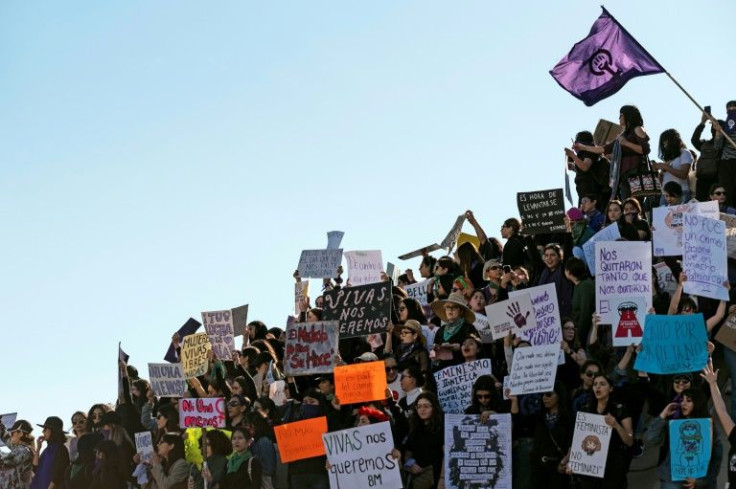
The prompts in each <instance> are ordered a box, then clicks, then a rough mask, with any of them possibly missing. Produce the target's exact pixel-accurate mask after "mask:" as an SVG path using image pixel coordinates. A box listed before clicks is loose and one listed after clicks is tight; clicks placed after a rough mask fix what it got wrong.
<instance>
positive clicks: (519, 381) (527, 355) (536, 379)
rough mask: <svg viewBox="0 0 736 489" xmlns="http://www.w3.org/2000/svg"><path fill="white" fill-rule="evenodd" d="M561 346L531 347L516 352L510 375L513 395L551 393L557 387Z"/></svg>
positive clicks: (518, 349)
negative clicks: (558, 359)
mask: <svg viewBox="0 0 736 489" xmlns="http://www.w3.org/2000/svg"><path fill="white" fill-rule="evenodd" d="M559 354H560V345H559V344H558V343H555V344H553V345H540V346H529V347H526V348H517V349H516V350H514V359H513V362H512V365H511V372H510V373H509V389H511V394H513V395H519V394H535V393H537V392H549V391H551V390H552V389H553V387H554V386H555V377H557V358H558V357H559Z"/></svg>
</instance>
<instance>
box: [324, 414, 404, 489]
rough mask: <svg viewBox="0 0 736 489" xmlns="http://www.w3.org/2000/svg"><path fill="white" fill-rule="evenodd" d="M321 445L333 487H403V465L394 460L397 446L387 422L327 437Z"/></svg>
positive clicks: (352, 488) (358, 488)
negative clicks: (401, 469)
mask: <svg viewBox="0 0 736 489" xmlns="http://www.w3.org/2000/svg"><path fill="white" fill-rule="evenodd" d="M322 442H323V443H324V447H325V454H326V455H327V461H328V462H329V463H330V465H331V467H330V469H329V470H328V474H329V476H330V487H349V488H350V489H372V488H375V487H395V488H397V489H398V488H400V487H403V484H402V482H401V474H400V473H399V464H400V463H401V462H400V460H396V459H394V458H393V457H392V456H391V450H393V448H394V442H393V436H392V435H391V424H390V423H389V422H388V421H386V422H383V423H376V424H370V425H366V426H358V427H355V428H348V429H346V430H341V431H334V432H331V433H325V434H324V435H322Z"/></svg>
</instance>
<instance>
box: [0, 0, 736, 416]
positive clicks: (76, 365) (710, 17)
mask: <svg viewBox="0 0 736 489" xmlns="http://www.w3.org/2000/svg"><path fill="white" fill-rule="evenodd" d="M606 6H607V8H608V9H609V10H610V11H611V13H612V14H613V15H614V16H616V17H617V18H618V19H619V21H621V22H622V23H623V24H624V25H625V26H626V27H627V28H628V29H629V31H630V32H631V33H632V34H634V36H636V37H637V38H638V40H639V41H640V42H641V43H642V44H643V45H644V46H645V47H646V48H647V49H648V50H649V51H650V52H651V53H652V54H653V55H654V56H655V57H656V58H657V59H658V61H659V62H660V63H661V64H663V65H664V66H665V67H666V68H667V69H668V70H669V71H670V72H671V73H672V74H673V75H674V76H675V77H676V78H678V79H679V80H680V82H681V83H682V84H683V85H685V86H686V87H688V88H689V90H691V92H692V94H693V95H694V96H695V97H696V98H697V99H698V100H700V101H701V102H702V103H703V104H710V105H712V106H713V111H714V114H715V115H717V116H720V117H723V113H724V111H725V102H726V101H727V100H729V99H732V98H736V91H729V88H728V87H732V86H733V79H734V69H733V62H732V61H731V56H730V52H731V51H730V50H729V49H728V47H727V45H728V42H729V39H730V35H731V33H732V31H733V25H732V19H733V18H734V7H733V3H732V2H728V1H725V0H724V1H713V2H689V1H688V2H685V1H675V2H672V1H668V2H659V1H658V2H629V1H613V2H609V3H608V4H606ZM599 14H600V9H599V7H598V4H596V3H594V2H589V1H564V2H553V3H550V2H542V1H533V2H488V1H467V2H453V3H448V2H431V1H430V2H428V1H406V2H394V1H371V2H349V4H346V3H345V2H325V1H311V2H243V1H221V2H214V3H213V2H200V1H196V2H195V1H181V0H177V1H163V0H162V1H156V2H150V1H125V2H123V1H106V2H99V1H73V0H70V1H65V2H59V1H48V0H46V1H42V0H38V1H32V2H31V1H27V0H7V1H4V2H2V3H1V4H0V168H1V173H0V175H1V177H0V216H1V218H2V226H3V239H2V243H1V244H0V257H2V258H0V275H1V276H2V278H3V280H2V282H0V306H2V311H3V314H4V323H5V326H4V327H3V353H2V355H1V356H0V369H1V371H2V372H3V382H2V386H3V395H2V396H0V413H3V412H9V411H19V412H20V416H21V417H25V418H28V419H30V420H31V421H32V422H34V423H36V422H42V421H43V419H44V418H45V417H46V416H48V415H59V416H62V417H63V418H64V421H65V423H66V425H67V426H68V424H69V417H70V415H71V413H72V412H73V411H74V410H76V409H83V410H85V411H86V410H87V409H88V408H89V406H90V405H91V404H93V403H95V402H99V401H113V400H114V396H115V391H116V381H115V372H116V353H117V351H116V349H117V343H118V341H122V343H123V347H124V348H125V349H126V350H127V352H128V353H129V354H130V355H131V363H133V364H135V365H137V366H138V367H139V369H140V371H141V373H142V374H143V375H144V376H145V375H146V374H147V368H146V363H147V362H149V361H154V362H156V361H161V359H162V357H163V354H164V352H165V351H166V348H167V345H168V340H169V338H170V336H171V333H172V332H173V331H174V330H176V329H177V328H178V327H179V326H180V325H181V324H183V323H184V322H185V321H186V319H187V318H189V317H190V316H192V317H195V318H199V314H200V312H201V311H203V310H219V309H225V308H230V307H234V306H238V305H241V304H244V303H249V304H250V305H251V310H250V311H251V313H250V316H249V317H250V318H251V319H261V320H263V321H265V322H266V323H267V324H268V325H269V326H283V324H284V322H285V318H286V315H287V314H288V313H289V312H290V311H291V310H292V308H293V286H292V278H291V274H292V272H293V270H294V269H295V267H296V265H297V261H298V259H299V254H300V251H301V250H302V249H305V248H307V249H310V248H321V247H324V246H325V245H326V236H325V232H326V231H329V230H332V229H340V230H343V231H345V233H346V234H345V238H344V240H343V247H344V248H345V249H346V250H360V249H380V250H382V251H383V257H384V259H386V260H391V261H395V260H396V257H397V256H398V255H400V254H402V253H404V252H407V251H410V250H413V249H415V248H417V247H419V246H422V245H425V244H429V243H433V242H435V241H439V240H441V239H442V237H443V236H444V234H445V233H446V232H447V231H448V229H449V227H450V226H451V225H452V223H453V221H454V219H455V217H456V216H457V215H458V214H460V213H462V212H464V211H465V210H466V209H473V210H474V211H475V213H476V216H477V218H478V219H479V220H480V222H481V224H482V225H483V226H484V227H485V229H486V231H487V232H488V234H489V235H498V234H499V233H498V228H499V226H500V224H501V222H502V221H503V219H505V218H507V217H510V216H515V215H517V211H516V206H515V193H516V192H517V191H527V190H539V189H547V188H555V187H561V186H562V185H563V169H562V168H563V152H562V148H563V147H564V146H565V145H569V143H570V138H572V137H574V135H575V133H576V132H577V131H579V130H582V129H589V130H592V129H593V128H594V127H595V124H596V123H597V121H598V119H599V118H607V119H609V120H614V121H615V120H617V116H618V109H619V107H620V106H621V105H623V104H628V103H634V104H636V105H638V106H639V108H640V109H641V111H642V113H643V116H644V120H645V126H646V128H647V131H648V132H649V134H650V135H651V136H652V138H653V139H654V142H655V144H656V140H657V138H658V136H659V134H660V133H661V132H662V131H663V130H665V129H668V128H670V127H674V128H676V129H678V130H679V131H680V132H681V133H682V134H683V137H684V138H685V139H686V140H689V138H690V134H691V132H692V129H693V127H694V126H695V125H696V124H697V122H698V121H699V118H700V115H699V113H698V112H697V110H696V109H695V107H694V106H693V105H692V104H691V103H690V102H689V101H688V100H687V99H686V98H685V97H684V96H683V95H682V94H681V93H680V92H679V91H678V90H677V89H676V87H675V86H674V85H673V84H672V83H671V82H670V81H669V80H668V79H667V78H666V76H665V75H656V76H650V77H644V78H639V79H635V80H633V81H631V82H630V83H629V84H628V85H627V86H626V87H625V88H624V89H623V90H622V91H621V92H619V93H618V94H616V95H615V96H613V97H612V98H609V99H607V100H605V101H603V102H601V103H599V104H598V105H596V106H594V107H592V108H587V107H585V106H584V105H583V104H582V103H581V102H579V101H578V100H576V99H574V98H573V97H572V96H570V95H568V94H567V93H566V92H564V91H563V90H562V89H561V88H560V87H559V86H558V85H557V84H556V83H555V82H554V80H553V79H552V78H551V77H550V76H549V74H548V70H550V69H551V68H552V67H553V66H554V65H555V63H557V61H558V60H559V59H560V58H562V57H563V56H564V55H565V54H566V53H567V52H568V50H569V49H570V48H571V47H572V45H573V44H574V43H575V42H577V41H578V40H580V39H582V38H583V37H585V35H587V33H588V30H589V29H590V26H591V25H592V23H593V22H594V20H595V19H596V18H597V17H598V15H599ZM468 229H469V226H468V225H466V230H468ZM417 265H418V261H417V260H416V259H415V260H413V261H410V262H409V263H401V264H400V266H401V267H402V268H405V267H406V266H411V267H413V268H414V269H415V270H416V268H417ZM312 287H313V290H314V289H316V288H318V287H319V284H318V283H316V282H314V281H313V284H312ZM313 295H314V294H313Z"/></svg>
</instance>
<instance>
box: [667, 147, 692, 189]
mask: <svg viewBox="0 0 736 489" xmlns="http://www.w3.org/2000/svg"><path fill="white" fill-rule="evenodd" d="M665 164H666V165H667V166H671V167H672V168H674V169H675V170H678V169H680V168H682V167H683V166H686V165H692V164H693V155H691V154H690V151H688V150H686V149H683V150H682V151H681V152H680V156H678V157H677V158H675V159H674V160H671V161H668V162H666V163H665ZM667 182H677V183H679V184H680V187H681V188H682V190H683V191H689V189H690V184H689V183H688V181H687V178H677V177H676V176H674V175H673V174H672V173H670V172H664V177H663V178H662V186H663V187H664V184H665V183H667Z"/></svg>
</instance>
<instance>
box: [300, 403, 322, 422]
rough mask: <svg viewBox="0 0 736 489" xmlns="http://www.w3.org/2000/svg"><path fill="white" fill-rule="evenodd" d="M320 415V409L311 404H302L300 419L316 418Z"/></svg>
mask: <svg viewBox="0 0 736 489" xmlns="http://www.w3.org/2000/svg"><path fill="white" fill-rule="evenodd" d="M321 415H322V407H321V406H315V405H313V404H302V417H303V418H304V419H308V418H316V417H317V416H321Z"/></svg>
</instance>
